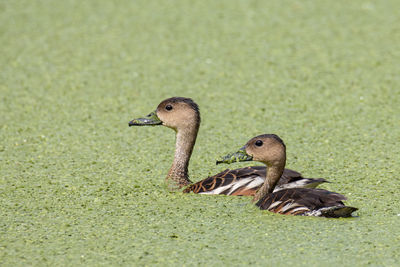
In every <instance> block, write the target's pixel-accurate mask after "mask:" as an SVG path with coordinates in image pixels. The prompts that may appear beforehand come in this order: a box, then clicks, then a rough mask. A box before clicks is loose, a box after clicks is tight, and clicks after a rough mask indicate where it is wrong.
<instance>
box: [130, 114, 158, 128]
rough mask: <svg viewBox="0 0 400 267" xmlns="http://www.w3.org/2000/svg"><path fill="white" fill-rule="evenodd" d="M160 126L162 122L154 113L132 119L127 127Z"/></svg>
mask: <svg viewBox="0 0 400 267" xmlns="http://www.w3.org/2000/svg"><path fill="white" fill-rule="evenodd" d="M161 124H162V121H161V120H160V119H159V118H158V116H157V114H156V112H155V111H153V112H152V113H150V114H149V115H147V116H146V117H144V118H138V119H133V120H131V121H130V122H129V126H155V125H161Z"/></svg>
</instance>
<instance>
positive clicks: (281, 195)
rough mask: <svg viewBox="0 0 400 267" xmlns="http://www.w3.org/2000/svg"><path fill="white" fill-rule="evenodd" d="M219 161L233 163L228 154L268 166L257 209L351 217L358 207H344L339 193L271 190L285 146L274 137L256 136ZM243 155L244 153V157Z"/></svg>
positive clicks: (280, 168) (280, 170)
mask: <svg viewBox="0 0 400 267" xmlns="http://www.w3.org/2000/svg"><path fill="white" fill-rule="evenodd" d="M239 152H240V153H233V154H229V157H224V160H222V161H221V162H224V163H232V162H235V160H232V156H231V155H239V154H240V155H242V156H240V157H238V160H237V161H241V160H246V159H248V158H251V159H252V160H255V161H260V162H263V163H264V164H266V165H267V167H268V171H267V178H266V179H265V181H264V183H263V184H262V185H261V186H260V187H259V189H258V191H257V192H256V194H255V196H254V201H255V202H256V205H257V206H258V207H260V209H263V210H268V211H271V212H275V213H280V214H286V215H305V216H321V217H329V218H338V217H350V216H351V213H352V212H354V211H356V210H357V208H353V207H348V206H345V205H344V204H343V202H342V201H343V200H345V199H346V198H345V197H344V196H343V195H341V194H338V193H335V192H330V191H327V190H324V189H315V188H289V189H282V190H279V191H274V189H275V188H276V187H279V185H280V184H279V180H280V177H281V176H284V175H282V174H283V173H284V167H285V164H286V146H285V144H284V143H283V141H282V140H281V139H280V138H279V137H278V136H276V135H271V134H268V135H259V136H256V137H254V138H252V139H251V140H250V141H249V142H247V144H246V145H245V146H244V147H243V148H242V149H241V150H239ZM243 154H246V155H247V157H246V155H245V157H243Z"/></svg>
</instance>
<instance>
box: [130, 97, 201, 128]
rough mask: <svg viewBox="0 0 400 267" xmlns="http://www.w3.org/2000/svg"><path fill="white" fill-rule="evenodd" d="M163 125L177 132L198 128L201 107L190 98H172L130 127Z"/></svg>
mask: <svg viewBox="0 0 400 267" xmlns="http://www.w3.org/2000/svg"><path fill="white" fill-rule="evenodd" d="M157 125H163V126H166V127H168V128H171V129H173V130H175V131H179V130H184V129H188V128H192V127H195V128H198V126H199V125H200V111H199V106H198V105H197V104H196V103H195V102H194V101H193V100H192V99H190V98H185V97H171V98H168V99H165V100H164V101H162V102H161V103H160V104H159V105H158V106H157V109H156V110H155V111H153V112H151V113H150V114H148V115H147V116H145V117H141V118H137V119H133V120H131V121H130V122H129V126H157Z"/></svg>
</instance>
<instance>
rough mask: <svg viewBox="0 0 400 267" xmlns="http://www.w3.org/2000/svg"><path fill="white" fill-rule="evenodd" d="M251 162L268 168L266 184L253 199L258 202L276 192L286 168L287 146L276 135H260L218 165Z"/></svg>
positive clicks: (223, 158) (225, 157)
mask: <svg viewBox="0 0 400 267" xmlns="http://www.w3.org/2000/svg"><path fill="white" fill-rule="evenodd" d="M250 160H253V161H259V162H262V163H264V164H266V165H267V167H268V170H267V177H266V179H265V182H264V184H263V185H262V186H261V187H260V189H259V190H258V191H257V193H256V194H255V196H254V199H253V201H255V202H257V201H259V200H260V199H261V198H263V197H265V196H266V195H267V194H269V193H272V192H273V191H274V188H275V186H276V184H277V183H278V181H279V179H280V177H281V175H282V173H283V170H284V168H285V164H286V146H285V144H284V143H283V141H282V139H280V138H279V136H277V135H275V134H263V135H259V136H256V137H254V138H252V139H250V141H248V142H247V143H246V145H245V146H244V147H242V148H241V149H239V151H237V152H235V153H231V154H228V155H226V156H224V157H222V159H221V160H219V161H217V164H219V163H228V164H230V163H233V162H241V161H250Z"/></svg>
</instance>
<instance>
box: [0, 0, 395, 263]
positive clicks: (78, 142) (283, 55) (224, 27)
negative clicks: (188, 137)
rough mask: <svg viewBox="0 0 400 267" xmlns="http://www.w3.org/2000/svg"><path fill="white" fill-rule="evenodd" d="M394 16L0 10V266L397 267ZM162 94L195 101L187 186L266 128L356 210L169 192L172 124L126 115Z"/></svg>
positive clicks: (378, 6)
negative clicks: (346, 212) (283, 206)
mask: <svg viewBox="0 0 400 267" xmlns="http://www.w3.org/2000/svg"><path fill="white" fill-rule="evenodd" d="M399 18H400V4H399V2H398V1H384V2H375V1H370V2H368V1H367V2H366V1H351V2H349V1H335V2H332V1H331V2H315V1H268V2H266V1H236V0H235V1H228V0H227V1H217V2H216V1H204V0H202V1H174V2H165V1H84V2H82V1H45V0H43V1H20V0H18V1H2V2H1V3H0V41H1V48H2V49H1V52H0V53H1V57H0V62H1V66H2V68H1V72H0V90H1V105H0V111H1V116H0V124H1V130H0V158H1V163H0V164H1V165H0V175H1V176H0V262H1V263H2V265H3V266H18V265H40V266H43V265H44V266H45V265H50V266H52V265H58V266H59V265H85V266H91V265H96V266H98V265H153V264H156V265H211V264H212V265H244V264H248V265H250V264H252V265H259V266H266V265H271V266H275V265H278V266H279V265H280V266H283V265H285V266H289V265H290V266H295V265H299V266H300V265H307V266H316V265H321V264H324V265H329V266H333V265H335V266H337V265H347V266H350V265H351V266H365V265H375V266H376V265H379V266H393V265H398V262H399V260H400V253H399V251H400V245H399V244H400V226H399V225H400V216H399V215H400V204H399V192H400V190H399V189H400V186H399V181H398V174H399V173H400V167H399V162H400V156H399V155H400V146H399V141H400V129H399V119H400V89H399V88H400V76H399V73H400V64H399V62H400V50H399V45H400V23H399ZM170 96H186V97H192V98H193V99H194V100H195V101H196V102H197V103H198V104H199V105H200V108H201V114H202V125H201V127H200V132H199V138H198V141H197V144H196V147H195V151H194V153H193V157H192V161H191V165H190V173H191V179H192V180H193V181H198V180H200V179H202V178H205V177H207V176H208V175H212V174H214V173H217V172H219V171H221V170H223V168H224V167H225V166H220V165H219V166H215V160H216V159H217V158H219V157H220V156H223V155H225V154H226V153H229V152H231V151H233V150H235V149H237V148H238V147H240V146H242V145H243V144H244V143H245V142H246V141H247V140H248V139H249V138H251V137H253V136H255V135H257V134H263V133H275V134H278V135H280V136H281V137H282V138H283V139H284V140H285V143H286V145H287V150H288V164H287V166H288V167H289V168H293V169H295V170H298V171H301V172H302V173H303V174H304V175H305V176H306V177H324V178H326V179H328V180H330V181H332V183H331V184H324V186H323V187H324V188H326V189H329V190H334V191H337V192H340V193H343V194H344V195H346V196H348V198H349V200H348V201H347V204H349V205H352V206H355V207H358V208H359V209H360V210H359V211H358V212H357V215H358V217H356V218H352V219H338V220H334V219H322V218H304V217H289V216H280V215H276V214H271V213H268V212H262V211H260V210H258V209H257V208H256V207H254V206H253V205H252V204H251V203H250V199H249V198H246V197H226V196H198V195H193V194H189V195H186V194H181V193H168V192H167V191H166V190H165V188H164V185H163V179H164V177H165V175H166V172H167V170H168V168H169V166H170V163H171V160H172V156H173V149H174V133H173V131H171V130H170V129H166V128H163V127H154V128H151V127H148V128H143V127H142V128H128V121H129V120H131V119H133V118H135V117H138V116H142V115H146V114H148V113H149V112H151V111H153V110H154V109H155V107H156V106H157V104H158V103H159V102H160V101H161V100H163V99H164V98H167V97H170ZM250 164H254V163H240V164H239V163H238V164H235V167H241V166H247V165H250Z"/></svg>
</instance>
